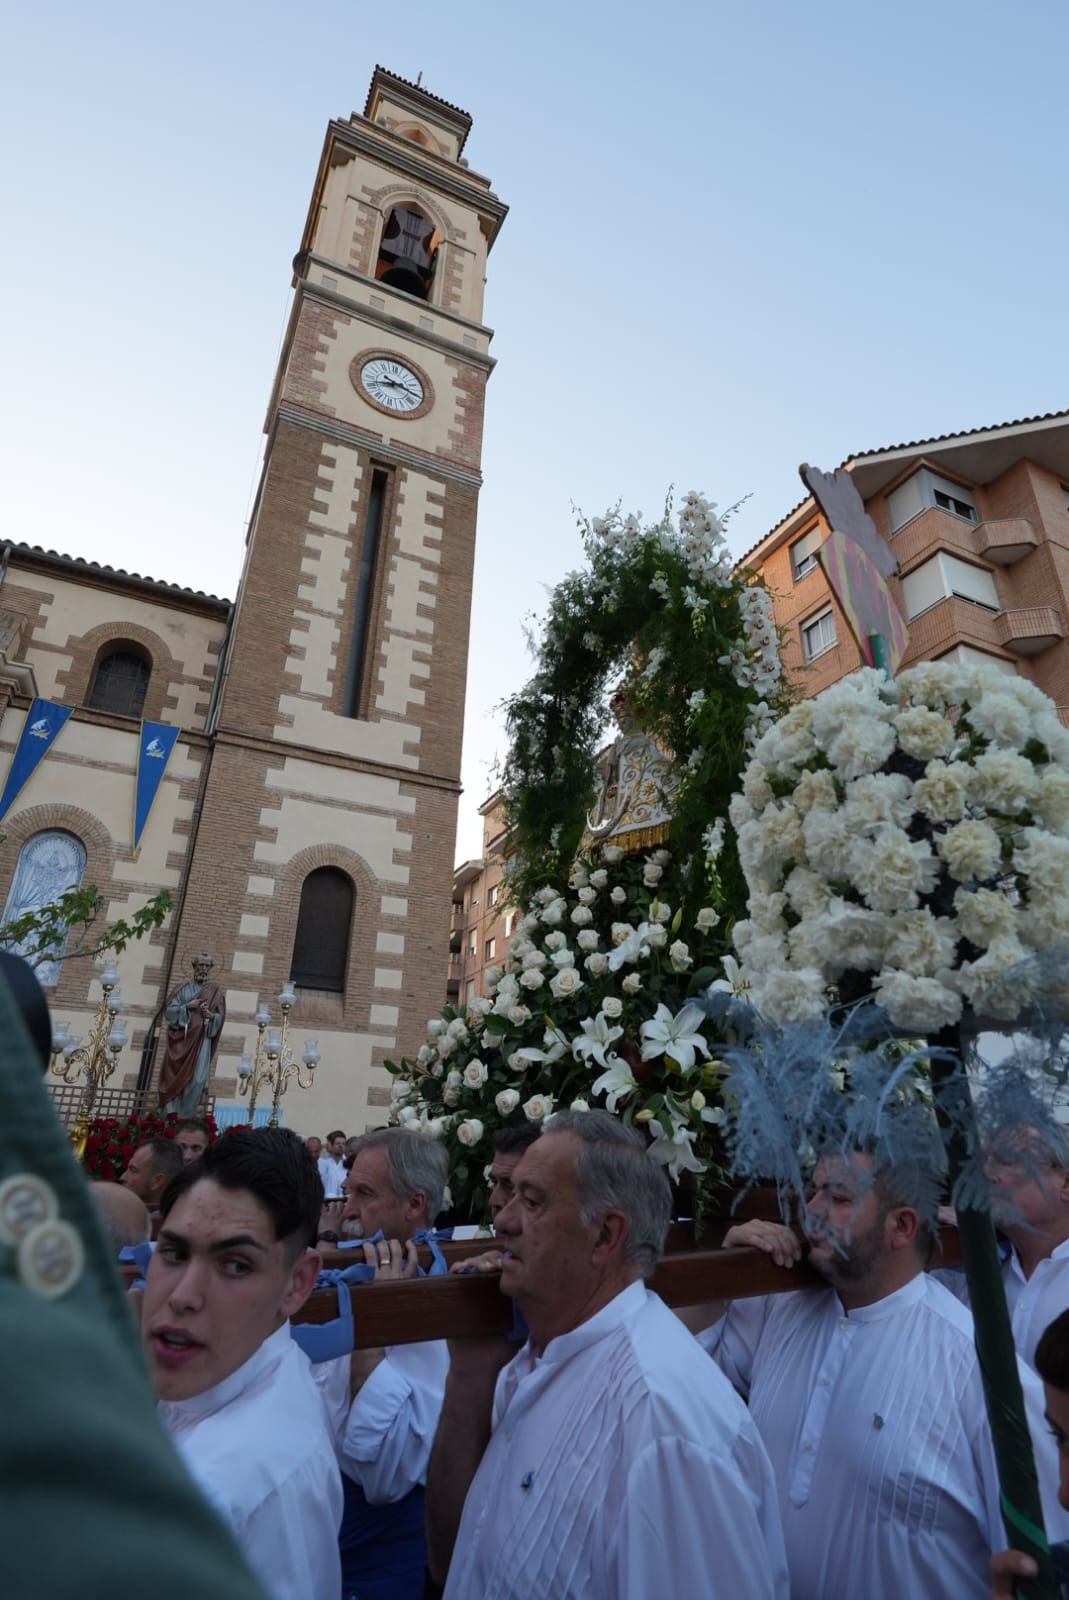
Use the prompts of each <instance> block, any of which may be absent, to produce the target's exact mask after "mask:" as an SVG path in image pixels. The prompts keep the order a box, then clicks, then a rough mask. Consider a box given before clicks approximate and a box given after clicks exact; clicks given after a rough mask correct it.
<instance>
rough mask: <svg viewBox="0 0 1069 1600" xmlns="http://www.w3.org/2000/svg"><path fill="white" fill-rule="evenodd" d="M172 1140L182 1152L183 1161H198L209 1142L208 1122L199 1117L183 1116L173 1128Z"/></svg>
mask: <svg viewBox="0 0 1069 1600" xmlns="http://www.w3.org/2000/svg"><path fill="white" fill-rule="evenodd" d="M174 1142H175V1144H176V1145H177V1146H178V1148H179V1150H181V1152H182V1160H183V1161H199V1160H200V1158H201V1156H202V1155H203V1154H204V1152H205V1150H207V1148H208V1146H209V1144H211V1139H210V1138H209V1136H208V1124H207V1123H206V1122H202V1121H201V1120H200V1118H199V1117H183V1118H182V1121H181V1122H180V1123H179V1124H178V1126H177V1127H176V1128H175V1130H174Z"/></svg>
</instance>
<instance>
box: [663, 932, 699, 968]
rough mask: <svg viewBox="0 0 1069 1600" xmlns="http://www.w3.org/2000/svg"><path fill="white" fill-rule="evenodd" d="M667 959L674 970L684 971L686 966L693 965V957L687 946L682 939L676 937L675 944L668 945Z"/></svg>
mask: <svg viewBox="0 0 1069 1600" xmlns="http://www.w3.org/2000/svg"><path fill="white" fill-rule="evenodd" d="M668 959H669V961H671V963H672V970H673V971H674V972H686V970H687V968H688V967H692V966H693V965H694V957H693V956H692V955H691V953H690V950H689V948H688V946H687V945H685V944H684V943H683V940H682V939H677V940H676V942H675V944H673V945H671V946H670V947H669V950H668Z"/></svg>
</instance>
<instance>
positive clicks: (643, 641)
mask: <svg viewBox="0 0 1069 1600" xmlns="http://www.w3.org/2000/svg"><path fill="white" fill-rule="evenodd" d="M729 515H730V512H729V513H727V514H725V516H724V517H718V516H717V515H716V509H715V506H714V505H711V504H710V503H709V502H708V501H707V500H705V499H704V498H703V497H702V496H700V495H698V494H695V493H691V494H688V495H687V496H686V497H685V498H684V500H683V503H682V506H681V508H680V511H679V515H678V525H677V524H676V523H675V522H674V520H673V517H672V508H671V502H670V501H669V503H668V504H667V505H666V507H665V513H664V516H663V517H662V519H661V521H660V522H658V523H656V524H655V525H653V526H650V527H643V526H641V524H640V523H639V521H638V519H637V518H636V517H633V516H631V517H626V518H625V517H622V516H621V515H620V512H619V510H618V509H617V510H616V511H613V512H610V513H608V514H607V515H606V516H605V517H603V518H595V519H592V520H590V521H588V520H586V519H584V518H581V519H580V522H579V526H580V529H581V532H582V540H583V548H584V551H585V554H586V556H587V558H588V566H587V568H586V569H584V570H583V571H580V572H573V573H570V574H569V575H568V576H567V577H566V578H564V579H563V580H562V582H561V583H559V584H558V585H557V587H556V589H555V590H554V591H553V593H552V596H551V598H550V605H549V610H548V613H547V616H546V618H545V622H544V626H543V631H542V637H541V640H540V642H539V643H538V645H537V647H536V650H535V654H536V660H537V666H536V670H535V673H534V675H533V676H532V677H531V679H530V680H529V681H528V683H527V684H526V685H525V686H524V687H523V688H522V689H521V690H520V691H519V692H518V693H517V694H515V695H514V696H513V697H512V698H511V699H510V700H509V701H508V702H507V707H506V710H507V728H508V733H509V750H508V754H507V757H506V760H505V764H504V770H503V774H502V789H503V791H504V797H505V812H506V821H507V824H508V827H509V830H510V833H511V837H512V849H513V867H512V873H511V887H512V895H513V898H514V900H515V901H516V903H517V904H518V905H520V906H526V905H527V904H528V903H529V901H530V900H531V898H532V896H533V895H534V894H535V892H536V891H537V889H538V888H539V887H540V886H541V885H544V884H546V883H555V882H558V881H561V880H562V879H566V878H567V876H568V870H569V868H570V865H571V863H572V861H573V859H574V858H575V856H576V853H577V851H578V848H579V845H580V841H581V839H582V836H583V832H584V828H585V826H586V817H587V813H588V810H589V808H590V804H591V801H592V799H593V796H594V794H595V789H596V778H597V770H596V768H597V757H598V753H599V750H600V749H601V747H602V745H603V744H604V742H605V733H606V726H607V722H608V707H607V698H608V694H609V692H610V690H612V689H613V688H617V689H618V690H619V691H620V692H621V693H622V697H623V699H624V701H625V703H626V706H627V709H628V711H629V713H630V715H631V716H632V718H633V719H634V721H635V723H636V724H637V725H638V727H639V729H640V730H641V731H642V732H643V733H645V734H647V735H648V736H649V737H650V738H651V739H653V740H654V741H655V742H656V743H657V744H658V745H659V746H660V748H661V749H662V750H664V751H665V752H666V753H669V754H670V756H671V758H672V759H673V760H674V762H675V766H676V771H677V775H678V779H679V787H678V790H677V792H676V794H675V796H674V798H673V801H672V823H671V831H670V836H669V840H668V844H669V847H670V848H671V850H672V854H673V857H674V859H675V861H676V863H677V868H676V871H677V872H678V874H679V875H680V877H679V881H678V883H677V895H678V896H680V897H681V898H682V899H683V900H684V901H685V902H687V903H688V904H701V903H703V901H704V900H705V899H706V898H707V894H708V888H709V884H708V881H707V880H708V873H709V871H711V870H713V869H712V867H711V865H710V867H709V868H708V869H707V868H706V865H705V863H706V857H707V854H708V855H709V859H710V862H711V861H712V860H713V859H715V856H716V852H715V851H714V852H711V853H709V852H708V850H707V848H703V838H706V836H707V835H708V832H709V829H710V826H711V825H712V824H714V823H715V820H716V819H717V818H722V817H725V816H726V815H727V810H728V803H729V800H730V798H731V795H732V793H733V791H734V790H735V788H736V787H737V784H738V777H739V773H740V772H741V770H742V768H743V766H744V765H745V763H746V759H747V736H748V734H751V733H752V732H753V731H755V730H756V731H760V729H761V728H762V727H763V726H764V725H765V724H766V723H767V721H768V720H769V718H770V716H771V715H772V712H773V711H774V710H778V709H782V702H783V695H782V689H781V685H780V681H779V680H780V668H779V658H778V651H777V639H776V631H775V627H774V624H773V622H772V619H771V610H770V607H769V604H768V601H767V596H766V594H765V591H764V590H763V588H761V587H760V585H759V584H758V582H757V580H756V579H755V577H754V575H753V574H752V573H749V572H746V571H739V572H734V571H733V570H732V563H731V558H730V555H729V553H728V549H727V545H726V542H725V539H724V527H725V524H726V521H727V517H728V516H729ZM770 703H771V709H770ZM716 871H717V873H718V876H719V880H720V882H719V890H720V895H721V896H722V898H723V900H724V902H726V904H727V905H728V906H736V905H737V906H739V907H740V908H741V906H742V905H743V904H744V900H745V883H744V880H743V877H742V874H741V870H740V868H739V864H738V857H737V854H736V852H735V849H734V845H733V843H731V842H730V840H729V841H727V843H726V848H724V849H723V850H722V851H721V853H720V855H719V859H718V861H717V866H716Z"/></svg>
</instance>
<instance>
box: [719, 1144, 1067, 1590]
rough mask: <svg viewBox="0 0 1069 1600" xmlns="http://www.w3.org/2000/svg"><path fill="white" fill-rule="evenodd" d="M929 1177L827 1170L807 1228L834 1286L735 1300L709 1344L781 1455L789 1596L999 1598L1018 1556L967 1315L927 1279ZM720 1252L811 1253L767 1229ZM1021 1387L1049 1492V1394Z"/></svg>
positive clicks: (831, 1159)
mask: <svg viewBox="0 0 1069 1600" xmlns="http://www.w3.org/2000/svg"><path fill="white" fill-rule="evenodd" d="M931 1177H932V1175H931V1174H930V1173H924V1172H922V1171H920V1170H918V1169H907V1168H896V1167H892V1166H889V1165H881V1164H877V1163H876V1162H874V1160H873V1158H872V1156H870V1155H866V1154H862V1153H854V1154H852V1155H835V1156H828V1157H826V1158H824V1159H822V1160H821V1161H819V1162H818V1164H817V1167H816V1171H815V1173H814V1179H813V1185H812V1190H811V1193H810V1196H809V1200H808V1205H807V1209H806V1232H807V1234H808V1237H809V1241H810V1242H809V1263H810V1265H811V1266H812V1267H814V1268H815V1269H816V1270H817V1271H818V1272H819V1273H820V1274H821V1276H822V1277H823V1278H825V1279H826V1280H827V1283H828V1288H827V1289H826V1290H823V1291H820V1290H803V1291H800V1292H798V1293H793V1294H782V1295H774V1296H768V1297H766V1298H762V1299H755V1300H745V1301H741V1302H738V1303H736V1304H734V1305H732V1306H731V1307H730V1309H729V1310H728V1313H727V1315H726V1316H725V1317H724V1318H723V1320H722V1321H721V1322H720V1323H719V1324H718V1325H717V1326H716V1327H714V1328H711V1329H710V1330H709V1331H708V1332H707V1333H705V1334H703V1335H701V1342H702V1343H703V1344H704V1345H705V1347H706V1349H708V1350H709V1352H710V1354H712V1356H713V1357H714V1359H715V1360H716V1361H717V1362H718V1364H719V1365H720V1367H721V1369H722V1370H723V1371H724V1372H725V1373H726V1374H727V1376H728V1377H729V1378H730V1379H731V1381H732V1382H733V1383H734V1385H735V1387H736V1388H737V1389H738V1390H739V1392H740V1393H741V1394H742V1395H743V1396H744V1397H745V1398H746V1399H747V1400H748V1401H749V1406H750V1411H751V1414H752V1416H753V1418H754V1421H755V1422H756V1424H757V1427H758V1431H759V1432H760V1434H761V1437H762V1439H763V1441H764V1444H765V1448H766V1450H767V1451H768V1454H769V1457H770V1458H771V1461H772V1467H773V1471H774V1472H775V1475H776V1480H777V1485H778V1489H779V1499H780V1514H781V1517H782V1521H783V1531H784V1537H785V1539H786V1545H787V1561H788V1566H789V1568H790V1575H791V1596H792V1600H838V1597H839V1596H843V1595H864V1596H865V1600H900V1597H901V1596H903V1595H918V1596H919V1595H923V1596H924V1597H925V1600H986V1597H987V1595H988V1593H989V1589H988V1561H989V1558H990V1555H991V1552H992V1551H993V1550H997V1549H999V1548H1000V1547H1001V1546H1002V1545H1004V1544H1005V1535H1004V1532H1003V1526H1002V1518H1001V1514H1000V1510H999V1486H998V1478H997V1474H996V1470H995V1460H994V1451H993V1448H992V1444H991V1436H990V1431H989V1428H988V1424H987V1416H986V1412H985V1409H984V1396H983V1387H982V1383H981V1378H980V1369H979V1366H978V1363H977V1360H976V1353H975V1349H974V1346H973V1329H972V1319H971V1317H970V1316H969V1314H968V1312H967V1311H965V1308H964V1307H963V1306H962V1305H961V1304H960V1302H959V1301H957V1300H955V1298H954V1297H953V1295H951V1294H949V1293H948V1291H947V1290H945V1289H944V1288H943V1287H942V1286H941V1285H940V1284H938V1283H935V1282H933V1281H932V1279H931V1278H929V1277H928V1275H927V1274H926V1273H925V1270H924V1268H925V1265H926V1262H927V1260H928V1256H929V1254H930V1251H931V1245H932V1232H931V1225H930V1220H929V1218H928V1217H927V1216H926V1215H925V1214H924V1209H925V1208H924V1207H923V1205H922V1202H921V1199H920V1196H921V1195H922V1194H923V1193H924V1192H925V1190H928V1191H934V1185H933V1184H932V1183H931ZM925 1180H927V1181H925ZM724 1244H725V1246H728V1245H752V1246H756V1247H757V1248H759V1249H763V1250H766V1251H767V1252H768V1253H769V1254H770V1255H771V1256H772V1257H773V1259H775V1260H776V1261H778V1262H779V1263H780V1264H781V1265H784V1266H790V1265H793V1264H794V1263H795V1262H796V1261H798V1260H799V1259H800V1258H801V1256H802V1254H803V1246H802V1244H801V1242H800V1241H799V1240H798V1238H797V1237H796V1236H795V1235H794V1234H793V1233H792V1232H791V1230H790V1229H788V1228H784V1227H780V1226H779V1225H777V1224H775V1223H770V1222H760V1221H754V1222H747V1223H743V1224H741V1225H740V1226H738V1227H735V1228H731V1229H730V1230H729V1231H728V1233H727V1235H726V1236H725V1239H724ZM1021 1377H1022V1385H1023V1386H1024V1389H1025V1403H1026V1407H1027V1409H1028V1411H1029V1422H1030V1425H1031V1428H1032V1434H1033V1439H1034V1441H1035V1442H1036V1443H1037V1445H1038V1444H1040V1442H1041V1441H1042V1448H1043V1450H1044V1453H1045V1455H1044V1460H1043V1461H1040V1462H1039V1463H1038V1465H1039V1476H1040V1482H1041V1484H1042V1483H1043V1482H1044V1480H1046V1483H1047V1485H1048V1487H1049V1486H1050V1485H1052V1484H1054V1483H1055V1482H1056V1481H1057V1475H1056V1473H1055V1471H1054V1468H1053V1464H1048V1461H1047V1459H1046V1458H1047V1457H1049V1455H1050V1440H1049V1436H1046V1435H1044V1432H1043V1421H1042V1404H1043V1402H1042V1392H1041V1390H1040V1386H1039V1384H1038V1383H1037V1381H1036V1378H1035V1374H1034V1373H1032V1372H1030V1371H1028V1370H1027V1369H1025V1368H1023V1367H1022V1372H1021ZM1048 1499H1049V1507H1050V1511H1053V1512H1055V1513H1056V1512H1057V1503H1056V1500H1055V1498H1054V1496H1053V1494H1052V1493H1051V1494H1050V1495H1049V1496H1048ZM1046 1509H1047V1504H1046V1501H1045V1510H1046ZM1049 1514H1050V1512H1049V1511H1048V1515H1049ZM1048 1526H1049V1527H1054V1526H1056V1524H1054V1523H1052V1522H1049V1523H1048ZM1054 1536H1055V1537H1058V1536H1059V1534H1058V1532H1055V1534H1054Z"/></svg>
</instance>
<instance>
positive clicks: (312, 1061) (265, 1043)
mask: <svg viewBox="0 0 1069 1600" xmlns="http://www.w3.org/2000/svg"><path fill="white" fill-rule="evenodd" d="M296 1002H297V991H296V989H295V988H294V986H293V984H292V983H284V984H283V985H282V989H281V991H280V993H279V995H278V1003H279V1007H280V1009H281V1011H282V1027H281V1028H273V1027H271V1026H270V1023H271V1012H270V1010H269V1009H268V1007H267V1005H266V1004H264V1003H261V1004H258V1005H257V1007H256V1016H255V1018H254V1020H255V1023H256V1054H255V1056H254V1057H253V1058H252V1059H251V1060H250V1059H249V1057H248V1056H242V1058H241V1065H240V1067H239V1068H238V1093H239V1094H247V1095H248V1097H249V1121H250V1122H254V1121H255V1113H256V1098H257V1095H258V1094H259V1092H260V1090H261V1089H262V1088H266V1087H268V1086H269V1087H270V1089H271V1120H270V1124H269V1125H270V1126H271V1127H272V1128H277V1127H278V1102H279V1100H280V1099H281V1098H282V1096H283V1095H284V1094H285V1092H286V1088H287V1086H288V1084H289V1081H290V1079H291V1078H296V1080H297V1086H298V1088H300V1089H310V1088H311V1087H312V1084H313V1082H314V1081H315V1069H316V1066H317V1064H318V1062H319V1045H318V1043H317V1041H316V1040H315V1039H306V1040H305V1044H304V1054H303V1056H302V1057H301V1059H300V1061H297V1060H296V1059H294V1058H293V1057H292V1056H290V1054H289V1031H290V1012H291V1011H292V1009H293V1007H294V1005H295V1004H296ZM302 1069H303V1070H302ZM305 1074H307V1076H305Z"/></svg>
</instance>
